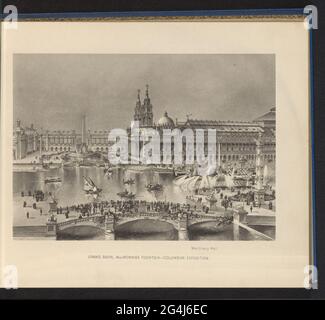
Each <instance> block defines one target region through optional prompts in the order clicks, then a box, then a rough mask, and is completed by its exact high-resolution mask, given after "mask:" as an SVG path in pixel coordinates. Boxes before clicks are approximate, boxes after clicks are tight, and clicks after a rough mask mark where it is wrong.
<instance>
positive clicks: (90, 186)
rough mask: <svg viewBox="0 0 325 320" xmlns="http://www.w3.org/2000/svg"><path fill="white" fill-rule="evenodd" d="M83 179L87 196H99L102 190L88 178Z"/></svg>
mask: <svg viewBox="0 0 325 320" xmlns="http://www.w3.org/2000/svg"><path fill="white" fill-rule="evenodd" d="M83 178H84V191H85V192H86V193H87V194H97V195H98V194H99V193H100V192H101V191H102V189H100V188H98V187H97V186H96V185H95V183H94V181H93V180H91V178H89V177H83Z"/></svg>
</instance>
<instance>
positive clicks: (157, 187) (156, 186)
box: [146, 183, 163, 192]
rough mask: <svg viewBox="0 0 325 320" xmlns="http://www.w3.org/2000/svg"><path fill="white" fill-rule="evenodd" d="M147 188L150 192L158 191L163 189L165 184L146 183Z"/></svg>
mask: <svg viewBox="0 0 325 320" xmlns="http://www.w3.org/2000/svg"><path fill="white" fill-rule="evenodd" d="M146 188H147V190H148V191H149V192H155V191H156V192H158V191H162V189H163V185H162V184H159V183H156V184H151V183H149V184H147V185H146Z"/></svg>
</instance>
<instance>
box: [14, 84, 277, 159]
mask: <svg viewBox="0 0 325 320" xmlns="http://www.w3.org/2000/svg"><path fill="white" fill-rule="evenodd" d="M275 115H276V110H275V108H272V109H270V111H269V112H267V113H266V114H264V115H262V116H260V117H258V118H256V119H253V120H252V121H247V122H244V121H220V120H198V119H191V118H190V117H188V118H187V119H186V120H184V121H178V120H177V119H176V120H173V119H172V117H171V116H170V115H169V114H168V113H167V112H165V113H164V114H163V116H162V117H161V118H160V119H159V120H158V121H157V122H156V123H155V122H154V115H153V105H152V103H151V99H150V96H149V87H148V85H147V86H146V91H145V97H144V100H143V101H141V97H140V90H138V96H137V100H136V104H135V109H134V115H133V120H134V121H138V123H139V126H140V130H145V129H150V128H152V129H156V130H158V132H160V133H161V136H162V133H163V131H164V129H170V130H173V129H179V130H181V131H183V130H184V129H187V128H190V129H192V130H193V131H194V132H195V130H198V129H203V130H204V132H205V133H206V134H207V132H208V129H214V130H216V143H217V146H216V150H217V154H216V157H217V159H216V160H217V163H218V164H219V165H223V164H224V165H225V164H230V165H233V164H234V163H236V164H240V163H241V164H252V165H254V164H255V162H256V153H257V149H256V146H257V143H259V145H260V150H261V159H262V160H263V162H274V161H275V158H276V152H275V151H276V148H275V130H276V123H275V118H276V116H275ZM128 132H130V128H129V129H128ZM108 134H109V131H108V130H102V131H90V130H87V126H86V116H85V115H84V116H82V120H81V131H80V133H77V132H76V131H75V130H72V131H63V130H61V131H48V130H47V131H43V130H39V131H37V130H36V129H35V128H34V126H33V125H31V126H30V127H22V125H21V123H20V121H19V120H18V121H17V124H16V128H15V129H14V137H13V155H14V159H23V158H25V157H26V156H27V155H28V154H30V153H33V152H36V151H39V152H40V154H41V153H42V152H47V153H62V152H84V151H93V152H103V153H106V154H107V152H108V151H109V145H108ZM204 141H205V145H204V150H205V153H206V155H207V149H208V146H207V141H208V139H207V137H205V139H204ZM195 144H196V141H195V140H194V150H196V146H195ZM141 147H142V146H141V145H140V150H141ZM185 148H186V145H185V141H184V145H183V151H184V152H183V159H184V160H185V157H186V155H185ZM160 150H163V146H161V148H160ZM171 150H174V148H173V139H171ZM140 152H141V151H140ZM195 157H196V155H195V153H194V158H195ZM162 159H163V155H161V160H162ZM169 160H170V162H171V163H173V160H174V155H173V154H171V156H170V159H169ZM194 160H195V159H194Z"/></svg>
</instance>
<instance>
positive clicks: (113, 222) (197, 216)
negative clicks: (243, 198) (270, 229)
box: [47, 209, 271, 240]
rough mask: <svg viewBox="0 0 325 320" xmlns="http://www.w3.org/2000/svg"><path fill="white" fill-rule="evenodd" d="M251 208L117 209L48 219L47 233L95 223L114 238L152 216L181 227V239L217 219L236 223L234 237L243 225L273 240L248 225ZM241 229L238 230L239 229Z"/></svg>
mask: <svg viewBox="0 0 325 320" xmlns="http://www.w3.org/2000/svg"><path fill="white" fill-rule="evenodd" d="M247 214H248V213H247V212H246V211H244V210H238V209H232V210H231V211H229V210H228V211H224V212H223V213H220V212H219V213H218V214H216V213H210V214H208V213H202V212H197V213H188V212H183V213H179V214H176V215H175V214H174V215H171V214H167V213H162V212H159V211H158V212H156V211H141V212H137V213H120V212H118V213H116V214H106V215H103V214H95V215H91V216H88V217H82V218H79V219H70V220H67V221H64V222H60V223H57V222H56V221H55V220H54V221H48V223H47V235H48V236H53V237H56V236H57V233H58V232H60V231H62V230H65V229H67V228H70V227H72V226H82V225H87V226H94V227H97V228H100V229H102V230H104V231H105V238H106V239H107V240H114V238H115V237H114V232H115V229H116V227H117V226H120V225H122V224H125V223H128V222H130V221H136V220H144V219H150V220H155V221H162V222H166V223H169V224H171V225H172V226H173V227H174V228H175V229H176V230H177V231H178V239H179V240H188V228H189V227H190V226H192V225H194V224H197V223H201V222H216V224H217V225H219V226H220V228H222V225H223V224H229V223H233V225H234V239H235V240H236V239H238V238H239V230H237V229H239V226H240V227H242V228H245V229H247V230H248V231H250V232H252V233H255V234H256V235H258V236H260V237H262V238H264V239H267V240H271V238H270V237H268V236H266V235H264V234H263V233H260V232H257V231H256V230H254V229H252V228H250V227H249V226H248V225H247ZM236 230H237V233H236Z"/></svg>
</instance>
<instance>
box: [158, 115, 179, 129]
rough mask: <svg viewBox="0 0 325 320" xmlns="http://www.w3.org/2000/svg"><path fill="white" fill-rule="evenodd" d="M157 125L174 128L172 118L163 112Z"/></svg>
mask: <svg viewBox="0 0 325 320" xmlns="http://www.w3.org/2000/svg"><path fill="white" fill-rule="evenodd" d="M157 127H160V128H174V127H175V123H174V120H173V119H172V118H170V117H169V116H168V113H167V112H165V114H164V116H163V117H161V118H160V119H159V120H158V122H157Z"/></svg>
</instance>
